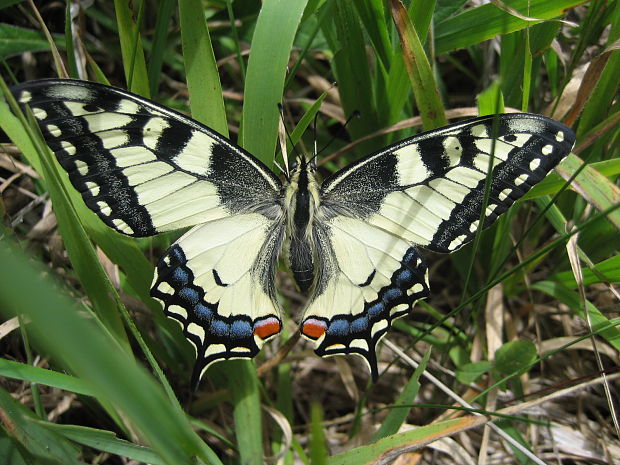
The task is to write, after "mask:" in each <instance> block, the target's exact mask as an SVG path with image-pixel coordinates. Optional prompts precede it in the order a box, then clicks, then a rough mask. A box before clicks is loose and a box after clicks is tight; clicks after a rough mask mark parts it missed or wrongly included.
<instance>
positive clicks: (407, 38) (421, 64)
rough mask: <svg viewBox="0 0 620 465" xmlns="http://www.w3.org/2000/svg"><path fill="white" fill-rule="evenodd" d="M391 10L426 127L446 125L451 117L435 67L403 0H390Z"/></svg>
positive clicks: (412, 86) (414, 93) (426, 128)
mask: <svg viewBox="0 0 620 465" xmlns="http://www.w3.org/2000/svg"><path fill="white" fill-rule="evenodd" d="M390 9H391V11H392V18H393V19H394V23H395V24H396V29H397V30H398V35H399V36H400V44H401V47H402V50H403V59H404V60H405V67H406V68H407V73H408V74H409V79H410V81H411V88H412V89H413V96H414V98H415V101H416V105H417V107H418V110H419V112H420V116H421V117H422V124H423V126H424V129H425V130H430V129H434V128H437V127H440V126H445V125H446V124H448V120H447V119H446V114H445V110H444V106H443V103H442V102H441V98H440V97H439V90H438V89H437V84H436V83H435V77H434V75H433V70H432V69H431V65H430V63H429V62H428V59H427V57H426V52H425V51H424V47H422V43H421V42H420V39H419V38H418V34H417V33H416V31H415V28H414V27H413V23H412V22H411V19H410V18H409V14H408V12H407V10H406V9H405V7H404V6H403V4H402V3H401V1H400V0H390Z"/></svg>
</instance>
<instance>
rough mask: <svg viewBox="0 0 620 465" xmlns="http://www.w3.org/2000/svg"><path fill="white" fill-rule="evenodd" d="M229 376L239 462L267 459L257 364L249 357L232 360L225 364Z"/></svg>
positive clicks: (246, 463)
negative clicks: (247, 359)
mask: <svg viewBox="0 0 620 465" xmlns="http://www.w3.org/2000/svg"><path fill="white" fill-rule="evenodd" d="M226 368H227V369H226V371H225V374H226V378H227V381H228V389H229V391H230V396H231V400H232V403H233V406H234V412H233V415H234V419H235V436H236V438H237V447H238V449H239V458H240V463H243V464H244V465H253V464H255V465H261V464H263V463H264V460H263V456H264V452H263V436H262V417H261V410H260V393H259V382H258V377H257V376H256V367H255V366H254V364H253V363H252V362H250V361H246V360H232V361H230V362H228V364H227V367H226Z"/></svg>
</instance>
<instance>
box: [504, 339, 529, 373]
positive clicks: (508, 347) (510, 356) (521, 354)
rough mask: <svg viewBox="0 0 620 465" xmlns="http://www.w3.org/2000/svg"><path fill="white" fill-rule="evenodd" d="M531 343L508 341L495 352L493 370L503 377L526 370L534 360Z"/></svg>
mask: <svg viewBox="0 0 620 465" xmlns="http://www.w3.org/2000/svg"><path fill="white" fill-rule="evenodd" d="M536 357H537V354H536V346H535V345H534V343H533V342H531V341H510V342H507V343H506V344H504V345H503V346H501V347H500V348H499V349H497V350H496V351H495V369H496V370H497V371H499V372H500V373H502V374H504V375H509V374H511V373H515V372H519V371H521V370H526V369H527V368H529V367H530V366H531V365H532V363H534V361H535V360H536Z"/></svg>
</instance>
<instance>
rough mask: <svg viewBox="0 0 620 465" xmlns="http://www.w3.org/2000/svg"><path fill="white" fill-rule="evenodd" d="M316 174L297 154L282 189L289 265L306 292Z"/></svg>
mask: <svg viewBox="0 0 620 465" xmlns="http://www.w3.org/2000/svg"><path fill="white" fill-rule="evenodd" d="M315 173H316V171H315V167H314V165H313V164H312V163H311V162H308V160H306V158H305V157H304V156H300V157H299V158H298V159H297V164H296V166H295V167H294V168H293V170H292V171H291V173H290V176H289V181H288V183H287V184H286V185H285V192H284V207H285V211H286V215H287V235H288V237H289V239H290V242H289V244H290V245H289V251H288V252H289V254H288V256H289V261H290V268H291V271H292V272H293V277H294V278H295V281H296V282H297V284H298V285H299V287H300V289H301V290H302V291H307V290H308V289H309V288H310V286H311V285H312V282H313V280H314V260H313V251H314V246H313V242H312V223H313V221H314V217H315V213H316V211H317V208H318V206H319V185H318V183H317V180H316V174H315Z"/></svg>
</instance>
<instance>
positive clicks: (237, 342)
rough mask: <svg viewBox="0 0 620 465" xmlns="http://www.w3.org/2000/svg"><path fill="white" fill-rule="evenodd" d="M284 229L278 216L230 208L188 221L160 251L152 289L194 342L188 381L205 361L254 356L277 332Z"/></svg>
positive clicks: (201, 369) (199, 373) (195, 379)
mask: <svg viewBox="0 0 620 465" xmlns="http://www.w3.org/2000/svg"><path fill="white" fill-rule="evenodd" d="M283 236H284V227H283V225H282V222H281V221H280V220H279V219H278V218H275V219H274V218H268V217H266V216H265V215H262V214H260V213H248V214H240V215H235V216H229V217H227V218H223V219H219V220H215V221H210V222H208V223H205V224H203V225H200V226H197V227H195V228H193V229H191V230H190V231H189V232H187V233H186V234H185V235H184V236H182V237H181V238H180V239H179V240H178V241H177V242H176V243H175V244H173V245H172V247H171V248H170V249H169V250H168V252H166V254H165V255H164V256H163V257H162V258H161V259H160V261H159V263H158V265H157V269H156V272H155V277H154V280H153V288H152V291H151V294H152V295H153V297H155V298H156V299H158V300H160V301H161V302H162V304H163V306H164V313H165V314H166V315H167V316H168V317H170V318H172V319H174V320H175V321H177V322H178V323H180V325H181V327H182V329H183V333H184V334H185V336H186V338H187V339H188V340H189V341H190V342H191V343H192V344H193V345H194V348H195V349H196V365H195V368H194V374H193V377H192V378H193V382H194V385H195V384H196V383H197V382H198V380H199V379H200V377H201V376H202V374H203V373H204V371H205V370H206V369H207V367H208V366H209V365H210V364H212V363H214V362H217V361H219V360H225V359H232V358H253V357H254V356H256V355H257V354H258V352H259V350H260V348H261V346H262V345H263V342H264V341H266V340H268V339H270V338H271V337H273V336H275V335H276V334H277V333H279V332H280V329H281V327H282V320H281V317H280V310H279V307H278V304H277V302H276V298H275V289H274V273H275V265H276V262H277V257H278V253H279V252H280V247H281V243H282V239H283Z"/></svg>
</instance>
